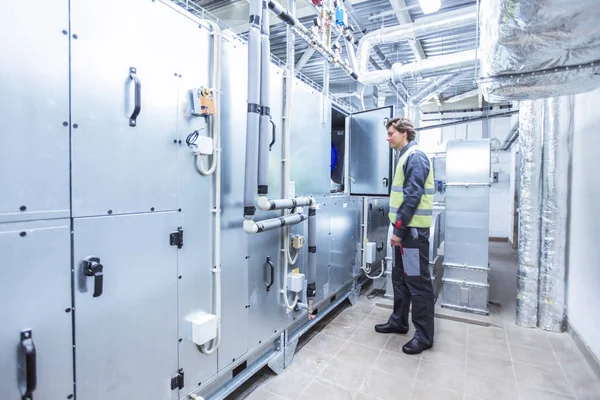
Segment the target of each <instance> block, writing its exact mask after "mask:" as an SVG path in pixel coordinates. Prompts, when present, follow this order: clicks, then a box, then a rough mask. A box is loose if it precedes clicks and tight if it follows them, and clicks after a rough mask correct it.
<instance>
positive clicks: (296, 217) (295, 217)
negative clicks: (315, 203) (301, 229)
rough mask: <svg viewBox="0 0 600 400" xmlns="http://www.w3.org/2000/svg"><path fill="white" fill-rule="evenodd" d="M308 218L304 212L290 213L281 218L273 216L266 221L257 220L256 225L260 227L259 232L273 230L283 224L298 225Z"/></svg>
mask: <svg viewBox="0 0 600 400" xmlns="http://www.w3.org/2000/svg"><path fill="white" fill-rule="evenodd" d="M305 220H306V215H304V214H299V213H298V214H290V215H286V216H285V217H280V218H271V219H266V220H264V221H258V222H256V226H257V227H258V233H260V232H266V231H272V230H273V229H278V228H281V227H283V226H289V225H296V224H299V223H300V222H302V221H305Z"/></svg>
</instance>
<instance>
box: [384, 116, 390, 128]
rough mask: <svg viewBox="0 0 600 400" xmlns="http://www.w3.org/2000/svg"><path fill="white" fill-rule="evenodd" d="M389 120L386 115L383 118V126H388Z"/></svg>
mask: <svg viewBox="0 0 600 400" xmlns="http://www.w3.org/2000/svg"><path fill="white" fill-rule="evenodd" d="M389 120H390V119H389V118H387V117H385V118H384V119H383V126H387V123H388V121H389Z"/></svg>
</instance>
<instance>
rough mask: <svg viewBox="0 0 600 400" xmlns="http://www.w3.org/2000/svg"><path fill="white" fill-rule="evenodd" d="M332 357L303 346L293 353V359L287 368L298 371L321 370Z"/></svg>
mask: <svg viewBox="0 0 600 400" xmlns="http://www.w3.org/2000/svg"><path fill="white" fill-rule="evenodd" d="M332 358H333V356H330V355H326V354H323V353H317V352H316V351H312V350H309V349H307V348H306V347H304V348H302V349H301V350H300V351H298V352H297V353H296V354H294V359H293V360H292V363H291V364H290V366H288V367H287V369H288V370H290V371H299V372H305V371H317V372H321V371H323V370H324V369H325V368H326V367H327V364H329V362H330V361H331V359H332Z"/></svg>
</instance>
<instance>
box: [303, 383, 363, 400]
mask: <svg viewBox="0 0 600 400" xmlns="http://www.w3.org/2000/svg"><path fill="white" fill-rule="evenodd" d="M352 397H353V396H352V394H351V393H350V392H349V391H347V390H344V389H342V388H341V387H339V386H336V385H333V384H332V383H329V382H322V381H320V380H318V379H316V380H314V381H313V382H312V383H311V384H310V386H308V388H306V391H304V393H302V395H301V396H300V397H299V400H315V399H327V400H352Z"/></svg>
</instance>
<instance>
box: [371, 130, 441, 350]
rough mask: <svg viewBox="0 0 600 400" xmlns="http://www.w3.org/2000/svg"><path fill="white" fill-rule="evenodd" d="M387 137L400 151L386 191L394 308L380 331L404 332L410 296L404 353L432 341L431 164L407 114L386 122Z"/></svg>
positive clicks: (429, 344) (393, 147)
mask: <svg viewBox="0 0 600 400" xmlns="http://www.w3.org/2000/svg"><path fill="white" fill-rule="evenodd" d="M386 127H387V133H388V136H387V141H388V142H389V143H390V147H391V148H392V149H396V150H398V151H399V152H400V159H399V161H398V166H397V167H396V173H395V174H394V181H393V183H392V191H391V193H390V213H389V217H390V222H391V223H392V225H393V227H394V235H393V236H392V241H391V245H392V246H394V268H393V269H392V283H393V287H394V311H393V312H392V315H391V316H390V318H389V319H388V322H387V323H385V324H380V325H376V326H375V330H376V331H377V332H380V333H401V334H405V333H407V332H408V312H409V309H410V302H411V300H412V322H413V325H414V327H415V335H414V337H413V338H412V340H410V341H409V342H408V343H406V344H405V345H404V346H403V347H402V351H403V352H405V353H407V354H419V353H421V352H422V351H423V350H426V349H429V348H431V346H432V345H433V316H434V296H433V285H432V284H431V275H430V274H429V228H430V227H431V221H432V214H433V194H434V183H433V166H432V164H431V161H430V160H429V158H428V157H427V155H425V153H423V152H422V151H421V150H419V148H418V146H417V144H416V143H415V141H414V140H415V135H416V132H415V128H414V126H413V124H412V123H411V122H410V121H409V120H407V119H405V118H392V119H391V120H389V121H388V123H387V124H386Z"/></svg>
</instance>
